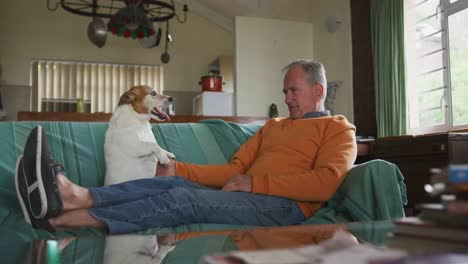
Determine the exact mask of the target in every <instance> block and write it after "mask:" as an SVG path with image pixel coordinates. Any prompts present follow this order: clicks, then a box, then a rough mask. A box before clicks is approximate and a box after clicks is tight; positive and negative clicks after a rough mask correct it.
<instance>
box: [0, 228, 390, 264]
mask: <svg viewBox="0 0 468 264" xmlns="http://www.w3.org/2000/svg"><path fill="white" fill-rule="evenodd" d="M393 229H394V225H393V224H392V223H391V222H390V221H376V222H355V223H346V224H326V225H297V226H284V227H267V228H265V227H262V228H251V229H242V230H217V231H209V232H190V233H168V234H158V235H142V234H129V235H120V236H100V235H96V236H69V237H64V238H61V239H50V240H34V241H27V242H23V241H21V238H15V235H14V234H13V233H12V232H8V230H2V228H1V227H0V233H1V234H2V235H1V240H3V242H2V243H0V252H1V253H2V255H1V256H2V257H0V259H3V260H2V261H0V262H1V263H132V264H136V263H159V262H161V261H162V263H177V264H179V263H182V264H184V263H199V261H200V259H201V258H202V257H203V256H206V255H212V254H218V253H222V252H228V251H245V250H258V249H289V248H297V247H300V246H306V245H314V244H317V243H320V242H322V241H324V240H327V239H329V238H331V237H332V236H333V234H334V233H335V232H336V231H337V230H345V232H347V233H349V234H352V235H353V236H354V237H355V238H356V239H357V241H359V243H371V244H373V245H378V246H382V245H385V244H386V243H387V241H388V235H389V234H391V232H392V230H393ZM7 238H8V240H9V241H7V240H5V239H7ZM156 245H158V246H156ZM156 249H158V250H156ZM158 259H161V261H159V262H158Z"/></svg>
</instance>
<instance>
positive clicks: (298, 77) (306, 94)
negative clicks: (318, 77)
mask: <svg viewBox="0 0 468 264" xmlns="http://www.w3.org/2000/svg"><path fill="white" fill-rule="evenodd" d="M283 87H284V88H283V93H284V101H285V103H286V104H287V105H288V109H289V117H290V118H291V119H299V118H303V117H304V114H306V113H308V112H313V111H320V110H323V109H320V101H321V100H322V95H323V87H322V85H321V84H316V85H311V84H310V83H309V82H308V80H307V78H306V75H305V73H304V71H303V70H302V68H301V67H300V66H297V67H294V68H291V69H289V71H288V72H287V73H286V75H285V76H284V84H283Z"/></svg>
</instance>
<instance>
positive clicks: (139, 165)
mask: <svg viewBox="0 0 468 264" xmlns="http://www.w3.org/2000/svg"><path fill="white" fill-rule="evenodd" d="M169 100H170V97H168V96H164V95H158V94H157V93H156V91H154V90H152V89H151V88H150V87H148V86H134V87H132V88H131V89H130V90H129V91H127V92H126V93H124V94H123V95H122V96H121V97H120V100H119V105H118V106H117V108H116V109H115V110H114V112H113V113H112V117H111V119H110V122H109V128H108V129H107V131H106V139H105V142H104V154H105V159H106V177H105V180H104V184H105V185H110V184H116V183H120V182H123V181H129V180H135V179H141V178H150V177H153V176H155V175H156V165H157V163H158V161H159V163H161V164H167V163H169V162H170V159H171V158H175V156H174V154H172V153H170V152H168V151H166V150H164V149H162V148H161V147H160V146H159V145H158V143H157V142H156V138H155V137H154V135H153V132H152V130H151V126H150V123H149V120H150V119H151V118H153V119H156V120H158V121H166V120H170V118H169V116H168V115H167V114H166V113H164V112H163V111H162V109H161V108H162V107H165V106H167V105H168V104H169Z"/></svg>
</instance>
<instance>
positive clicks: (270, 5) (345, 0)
mask: <svg viewBox="0 0 468 264" xmlns="http://www.w3.org/2000/svg"><path fill="white" fill-rule="evenodd" d="M269 1H271V2H268V1H261V2H258V3H257V2H256V1H252V2H255V3H250V2H249V4H250V9H249V10H247V12H244V13H242V14H241V15H243V16H249V17H264V18H274V19H282V20H294V21H302V22H304V21H305V22H311V23H312V24H313V25H314V44H313V46H314V52H313V54H314V59H316V60H319V61H321V62H322V63H323V64H324V65H325V68H326V70H327V77H328V80H329V81H340V84H341V85H340V87H339V88H338V90H337V98H336V100H335V104H334V105H335V113H339V114H344V115H345V116H346V117H347V118H348V119H350V120H351V121H352V120H353V99H352V98H353V88H352V84H353V77H352V76H353V71H352V46H351V9H350V0H294V1H292V0H269ZM259 7H262V8H259ZM329 16H336V17H339V18H341V21H342V24H341V27H340V29H339V30H338V31H337V32H335V33H329V32H327V30H326V20H327V18H328V17H329ZM279 74H281V73H279Z"/></svg>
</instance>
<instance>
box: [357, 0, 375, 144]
mask: <svg viewBox="0 0 468 264" xmlns="http://www.w3.org/2000/svg"><path fill="white" fill-rule="evenodd" d="M350 6H351V35H352V52H353V104H354V107H353V110H354V124H355V125H356V128H357V131H356V134H357V135H359V136H373V137H377V119H376V114H375V109H376V108H375V84H374V68H373V62H372V45H371V24H370V0H351V2H350Z"/></svg>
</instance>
